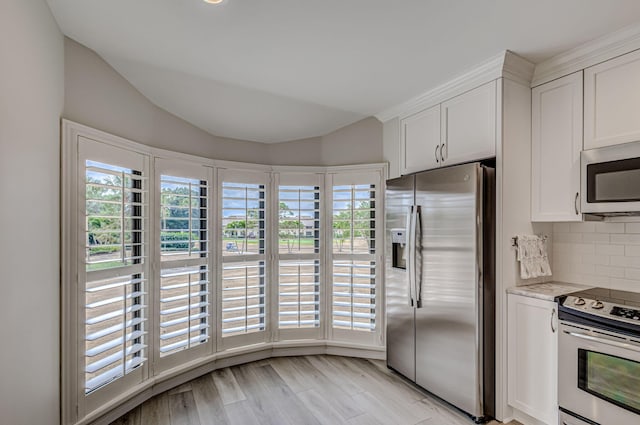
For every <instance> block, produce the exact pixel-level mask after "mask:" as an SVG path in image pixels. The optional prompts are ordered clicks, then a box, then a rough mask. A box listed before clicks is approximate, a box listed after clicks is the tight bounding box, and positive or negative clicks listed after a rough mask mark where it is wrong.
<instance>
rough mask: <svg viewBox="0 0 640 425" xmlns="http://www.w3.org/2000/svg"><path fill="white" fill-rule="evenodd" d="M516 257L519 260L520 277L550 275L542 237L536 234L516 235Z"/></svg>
mask: <svg viewBox="0 0 640 425" xmlns="http://www.w3.org/2000/svg"><path fill="white" fill-rule="evenodd" d="M517 241H518V245H517V259H518V261H520V277H521V278H522V279H533V278H534V277H541V276H551V267H549V257H548V256H547V247H546V245H545V240H544V238H542V237H540V236H537V235H518V236H517Z"/></svg>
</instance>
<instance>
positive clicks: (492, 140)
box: [400, 80, 498, 174]
mask: <svg viewBox="0 0 640 425" xmlns="http://www.w3.org/2000/svg"><path fill="white" fill-rule="evenodd" d="M496 89H497V83H496V81H495V80H494V81H491V82H489V83H487V84H484V85H482V86H480V87H477V88H475V89H473V90H470V91H468V92H466V93H463V94H461V95H459V96H456V97H454V98H452V99H450V100H447V101H445V102H443V103H441V104H438V105H435V106H432V107H431V108H428V109H425V110H423V111H421V112H418V113H416V114H413V115H411V116H409V117H406V118H403V119H401V120H400V173H401V174H410V173H415V172H417V171H423V170H429V169H432V168H437V167H442V166H447V165H453V164H460V163H463V162H469V161H475V160H479V159H485V158H490V157H494V156H495V155H496V132H497V129H496V113H497V107H498V105H497V103H496V99H497V95H496Z"/></svg>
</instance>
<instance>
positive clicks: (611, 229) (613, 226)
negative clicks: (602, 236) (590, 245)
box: [554, 222, 625, 233]
mask: <svg viewBox="0 0 640 425" xmlns="http://www.w3.org/2000/svg"><path fill="white" fill-rule="evenodd" d="M594 224H595V227H596V232H597V233H624V225H625V223H604V222H602V223H594ZM554 229H555V228H554Z"/></svg>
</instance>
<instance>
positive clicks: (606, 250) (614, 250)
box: [595, 235, 624, 255]
mask: <svg viewBox="0 0 640 425" xmlns="http://www.w3.org/2000/svg"><path fill="white" fill-rule="evenodd" d="M612 236H613V235H612ZM595 252H596V254H602V255H624V246H623V245H606V244H602V245H595Z"/></svg>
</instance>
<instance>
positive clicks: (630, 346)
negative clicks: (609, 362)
mask: <svg viewBox="0 0 640 425" xmlns="http://www.w3.org/2000/svg"><path fill="white" fill-rule="evenodd" d="M564 333H566V334H567V335H571V336H575V337H576V338H581V339H586V340H587V341H592V342H597V343H600V344H605V345H610V346H612V347H618V348H624V349H627V350H633V351H637V352H639V353H640V346H637V345H635V344H633V343H628V342H626V343H625V342H618V341H611V340H609V339H604V338H598V337H597V336H591V335H585V334H582V333H578V332H569V331H564Z"/></svg>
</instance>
